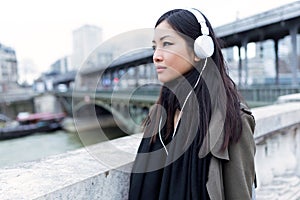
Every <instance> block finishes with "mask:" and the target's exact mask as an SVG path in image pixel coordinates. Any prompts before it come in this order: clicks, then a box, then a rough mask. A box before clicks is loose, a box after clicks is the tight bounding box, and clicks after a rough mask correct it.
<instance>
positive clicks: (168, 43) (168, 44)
mask: <svg viewBox="0 0 300 200" xmlns="http://www.w3.org/2000/svg"><path fill="white" fill-rule="evenodd" d="M172 44H173V43H171V42H164V43H163V45H164V47H165V46H170V45H172Z"/></svg>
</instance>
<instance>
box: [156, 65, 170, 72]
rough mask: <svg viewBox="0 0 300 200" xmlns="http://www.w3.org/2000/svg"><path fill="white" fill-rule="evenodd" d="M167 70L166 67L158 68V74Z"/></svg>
mask: <svg viewBox="0 0 300 200" xmlns="http://www.w3.org/2000/svg"><path fill="white" fill-rule="evenodd" d="M165 69H167V67H164V66H156V72H157V73H160V72H163V71H164V70H165Z"/></svg>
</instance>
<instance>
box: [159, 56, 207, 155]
mask: <svg viewBox="0 0 300 200" xmlns="http://www.w3.org/2000/svg"><path fill="white" fill-rule="evenodd" d="M206 64H207V58H206V59H205V62H204V65H203V68H202V70H201V72H200V74H199V77H198V79H197V81H196V83H195V85H194V87H193V89H195V88H196V87H197V86H198V84H199V82H200V78H201V76H202V73H203V71H204V69H205V68H206ZM193 89H192V90H191V91H190V92H189V93H188V95H187V96H186V98H185V100H184V102H183V105H182V108H181V110H180V112H179V115H178V120H177V122H176V125H175V128H174V132H173V135H172V139H173V138H174V136H175V134H176V131H177V127H178V124H179V121H180V119H181V115H182V111H183V108H184V107H185V104H186V102H187V100H188V98H189V97H190V96H191V94H192V92H193ZM161 122H162V117H160V120H159V126H158V135H159V139H160V142H161V144H162V145H163V147H164V149H165V151H166V154H167V155H168V154H169V153H168V150H167V147H166V145H165V143H164V141H163V140H162V136H161V131H160V129H161Z"/></svg>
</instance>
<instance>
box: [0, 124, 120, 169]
mask: <svg viewBox="0 0 300 200" xmlns="http://www.w3.org/2000/svg"><path fill="white" fill-rule="evenodd" d="M104 132H105V133H106V135H110V139H113V138H117V137H121V136H124V133H123V132H122V131H121V130H120V129H118V128H107V129H105V130H104ZM98 133H99V130H90V131H88V132H86V134H87V135H88V137H85V139H86V138H88V141H85V144H86V143H87V142H88V143H89V144H94V143H98V142H101V139H99V134H98ZM81 147H83V144H82V142H81V140H80V138H79V136H78V134H77V133H69V132H66V131H64V130H58V131H56V132H53V133H36V134H33V135H29V136H26V137H21V138H16V139H9V140H2V141H0V168H6V167H10V166H13V165H18V164H20V163H24V162H30V161H35V160H39V159H42V158H46V157H48V156H51V155H56V154H61V153H65V152H67V151H71V150H75V149H78V148H81Z"/></svg>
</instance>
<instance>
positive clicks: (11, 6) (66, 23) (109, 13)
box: [0, 0, 295, 78]
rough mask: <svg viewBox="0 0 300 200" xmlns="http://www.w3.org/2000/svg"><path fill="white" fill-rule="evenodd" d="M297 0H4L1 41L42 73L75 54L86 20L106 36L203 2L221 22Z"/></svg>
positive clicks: (202, 6)
mask: <svg viewBox="0 0 300 200" xmlns="http://www.w3.org/2000/svg"><path fill="white" fill-rule="evenodd" d="M294 1H295V0H272V1H262V0H227V1H220V0H148V1H144V0H126V1H124V0H119V1H118V0H108V1H103V0H102V1H100V0H9V1H8V0H0V2H1V4H0V5H1V11H0V43H2V44H3V45H5V46H9V47H12V48H14V49H15V51H16V55H17V60H18V62H19V63H20V65H19V68H20V69H19V71H20V72H21V73H25V72H26V71H27V73H35V74H38V73H41V72H44V71H47V70H49V67H50V65H51V64H52V63H54V62H55V61H56V60H57V59H59V58H62V57H64V56H66V55H71V54H72V31H73V30H75V29H77V28H79V27H81V26H82V25H84V24H90V25H96V26H99V27H101V28H102V30H103V39H104V41H105V40H107V39H109V38H111V37H113V36H116V35H118V34H121V33H123V32H127V31H131V30H134V29H142V28H152V27H153V26H154V24H155V22H156V20H157V19H158V17H160V15H161V14H163V13H164V12H165V11H167V10H170V9H173V8H189V7H195V8H198V9H199V10H201V11H202V12H203V13H204V14H205V15H206V17H207V18H208V19H209V21H210V22H211V24H212V26H213V27H217V26H220V25H224V24H227V23H230V22H233V21H235V20H236V19H237V18H240V19H242V18H245V17H248V16H251V15H255V14H258V13H260V12H263V11H267V10H269V9H272V8H276V7H278V6H281V5H284V4H287V3H290V2H294ZM21 75H22V74H21ZM30 78H31V77H30Z"/></svg>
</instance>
